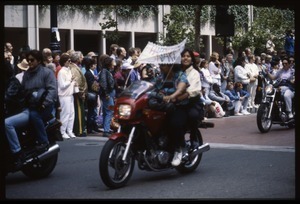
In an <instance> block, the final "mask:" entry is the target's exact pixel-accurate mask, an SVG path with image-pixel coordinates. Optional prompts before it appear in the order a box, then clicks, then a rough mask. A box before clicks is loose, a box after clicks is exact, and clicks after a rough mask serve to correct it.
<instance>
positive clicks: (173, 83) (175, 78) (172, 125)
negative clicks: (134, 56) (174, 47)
mask: <svg viewBox="0 0 300 204" xmlns="http://www.w3.org/2000/svg"><path fill="white" fill-rule="evenodd" d="M160 71H161V75H160V76H158V77H157V78H156V79H155V82H154V85H155V87H156V88H157V90H160V92H161V93H162V94H164V95H165V96H164V97H163V100H164V101H165V102H167V103H169V102H173V103H174V104H175V106H176V108H175V109H174V110H173V111H171V112H169V113H168V115H167V118H168V119H167V121H168V124H167V125H168V127H167V128H168V131H169V135H170V136H171V137H173V138H172V140H171V141H172V143H173V144H172V145H173V146H174V148H175V153H174V157H173V160H172V165H173V166H178V165H179V164H180V162H181V159H182V148H183V147H184V146H185V142H184V134H185V132H184V127H185V124H186V123H187V112H186V106H187V104H188V98H186V99H184V100H180V101H179V100H177V97H178V96H180V95H182V94H184V93H185V91H186V88H187V87H188V86H189V82H188V79H187V76H186V74H185V73H184V72H182V71H181V70H180V66H179V65H171V64H161V65H160Z"/></svg>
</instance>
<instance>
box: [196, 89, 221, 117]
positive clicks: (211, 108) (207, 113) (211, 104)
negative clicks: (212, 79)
mask: <svg viewBox="0 0 300 204" xmlns="http://www.w3.org/2000/svg"><path fill="white" fill-rule="evenodd" d="M201 91H202V94H201V96H200V100H201V102H202V103H204V117H205V118H214V117H218V116H219V115H218V114H216V112H215V110H216V107H221V105H220V104H219V103H218V102H217V101H212V100H211V99H210V98H209V97H208V96H207V94H206V91H207V90H206V88H205V87H202V89H201ZM221 109H222V107H221ZM220 112H221V113H222V114H221V117H223V116H224V115H225V112H224V111H223V109H222V110H220Z"/></svg>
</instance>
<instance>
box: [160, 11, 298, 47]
mask: <svg viewBox="0 0 300 204" xmlns="http://www.w3.org/2000/svg"><path fill="white" fill-rule="evenodd" d="M194 7H195V5H173V6H171V12H170V14H167V15H165V16H164V20H163V25H164V26H165V28H166V30H167V34H166V36H165V37H164V36H160V38H161V39H162V40H163V42H164V44H165V45H172V44H177V43H179V42H181V41H182V39H183V38H185V37H187V38H188V41H187V46H189V47H193V41H194V39H195V36H194V35H193V34H194V32H195V31H194V21H195V19H194V16H195V14H194V13H193V12H194ZM253 10H254V11H253V15H254V21H253V22H252V25H251V27H248V23H249V19H248V5H231V6H229V9H228V13H229V14H233V15H234V17H235V22H234V24H235V34H236V35H235V36H232V38H231V40H232V46H233V48H234V49H235V50H238V51H239V50H243V49H245V48H246V47H250V48H252V50H253V51H254V50H256V51H257V52H259V51H264V49H265V44H266V42H267V40H268V39H269V38H270V36H271V35H272V36H274V40H273V42H274V43H275V45H276V48H278V49H280V48H282V47H283V43H284V40H283V37H284V34H285V31H286V30H287V29H294V28H295V14H294V12H293V11H291V10H288V9H286V10H283V9H275V8H272V7H255V6H254V7H253ZM215 15H216V9H215V6H213V5H211V6H209V5H204V6H202V11H201V21H200V22H201V24H204V23H206V22H207V21H210V22H211V23H214V22H215V21H214V19H215ZM200 35H201V33H200ZM200 38H201V36H200ZM217 39H218V40H219V43H220V44H223V43H224V41H223V38H217ZM195 49H196V48H195Z"/></svg>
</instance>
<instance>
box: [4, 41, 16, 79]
mask: <svg viewBox="0 0 300 204" xmlns="http://www.w3.org/2000/svg"><path fill="white" fill-rule="evenodd" d="M13 49H14V47H13V46H12V44H11V43H10V42H6V43H5V45H4V52H6V51H7V52H10V54H11V56H10V64H11V65H12V66H13V68H14V69H16V66H17V63H18V62H19V59H18V55H14V54H13ZM16 73H17V72H16V71H15V74H16Z"/></svg>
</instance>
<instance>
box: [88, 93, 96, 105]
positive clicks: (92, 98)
mask: <svg viewBox="0 0 300 204" xmlns="http://www.w3.org/2000/svg"><path fill="white" fill-rule="evenodd" d="M87 100H88V103H97V94H96V93H95V92H91V91H89V92H88V95H87Z"/></svg>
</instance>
